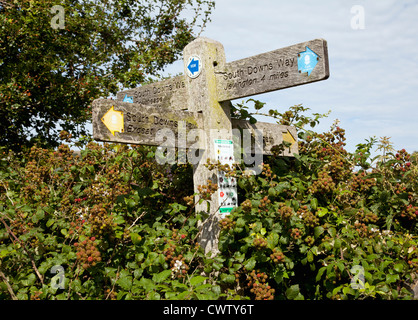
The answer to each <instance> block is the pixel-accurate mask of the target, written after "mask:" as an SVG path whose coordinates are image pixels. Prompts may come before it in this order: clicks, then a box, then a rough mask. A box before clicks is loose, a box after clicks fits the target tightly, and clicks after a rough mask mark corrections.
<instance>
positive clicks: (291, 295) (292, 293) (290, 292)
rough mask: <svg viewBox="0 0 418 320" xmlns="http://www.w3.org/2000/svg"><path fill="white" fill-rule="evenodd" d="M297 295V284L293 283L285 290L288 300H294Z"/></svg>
mask: <svg viewBox="0 0 418 320" xmlns="http://www.w3.org/2000/svg"><path fill="white" fill-rule="evenodd" d="M298 296H299V285H298V284H294V285H293V286H291V287H290V288H288V289H287V290H286V298H287V299H289V300H296V298H298Z"/></svg>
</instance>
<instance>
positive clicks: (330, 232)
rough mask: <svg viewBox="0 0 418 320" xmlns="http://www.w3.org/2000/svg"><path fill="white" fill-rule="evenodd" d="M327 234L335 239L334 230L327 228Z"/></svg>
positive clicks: (335, 231)
mask: <svg viewBox="0 0 418 320" xmlns="http://www.w3.org/2000/svg"><path fill="white" fill-rule="evenodd" d="M328 233H329V235H330V236H331V237H335V235H336V234H337V230H336V229H335V228H329V229H328Z"/></svg>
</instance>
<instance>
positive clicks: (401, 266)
mask: <svg viewBox="0 0 418 320" xmlns="http://www.w3.org/2000/svg"><path fill="white" fill-rule="evenodd" d="M393 269H395V271H396V272H402V270H403V264H402V263H401V262H399V263H397V264H395V265H394V266H393Z"/></svg>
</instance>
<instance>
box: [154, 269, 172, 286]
mask: <svg viewBox="0 0 418 320" xmlns="http://www.w3.org/2000/svg"><path fill="white" fill-rule="evenodd" d="M170 275H171V270H164V271H161V272H160V273H155V274H154V275H153V276H152V280H153V281H155V282H156V283H161V282H163V281H165V280H166V279H167V278H168V277H169V276H170Z"/></svg>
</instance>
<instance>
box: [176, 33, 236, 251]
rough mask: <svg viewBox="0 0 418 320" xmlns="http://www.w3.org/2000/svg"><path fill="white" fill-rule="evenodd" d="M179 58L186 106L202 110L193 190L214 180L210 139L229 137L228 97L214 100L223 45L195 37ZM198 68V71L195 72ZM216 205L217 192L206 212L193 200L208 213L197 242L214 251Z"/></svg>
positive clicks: (215, 241)
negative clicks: (209, 163) (200, 143)
mask: <svg viewBox="0 0 418 320" xmlns="http://www.w3.org/2000/svg"><path fill="white" fill-rule="evenodd" d="M183 61H184V68H185V74H187V75H188V77H187V79H186V88H187V99H188V106H189V110H190V111H192V112H197V113H201V114H202V118H203V119H202V122H203V128H202V129H203V131H204V132H205V133H206V134H204V139H206V141H205V142H204V145H205V150H202V151H203V156H202V160H201V161H200V162H199V163H198V164H194V167H193V171H194V172H193V182H194V190H195V192H197V187H198V186H199V185H206V184H207V181H208V179H211V180H212V182H213V183H218V181H217V176H216V172H213V171H212V172H211V171H209V170H208V168H207V167H206V166H205V164H206V160H207V159H210V160H211V161H212V162H216V161H215V150H214V148H215V145H214V142H213V141H214V139H226V140H232V125H231V116H230V107H229V101H227V102H218V95H217V88H216V76H215V73H216V72H217V70H223V68H224V66H225V52H224V48H223V45H222V44H221V43H219V42H217V41H214V40H210V39H207V38H197V39H196V40H195V41H193V42H191V43H190V44H188V45H187V46H186V47H185V48H184V51H183ZM192 61H196V63H198V64H199V65H198V66H197V68H196V71H195V72H194V73H195V74H193V73H192V72H191V71H190V70H189V69H190V62H192ZM197 72H199V74H196V73H197ZM219 206H220V203H219V197H218V196H217V193H214V194H213V195H212V199H211V202H210V210H209V212H207V203H202V204H198V203H197V204H196V210H197V211H200V212H206V213H207V214H208V217H207V218H206V220H205V221H204V222H203V225H202V226H201V227H202V234H201V237H200V244H201V246H202V247H203V248H204V249H205V252H209V251H211V252H212V254H216V253H217V251H218V234H219V226H218V221H219V215H218V208H219Z"/></svg>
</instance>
